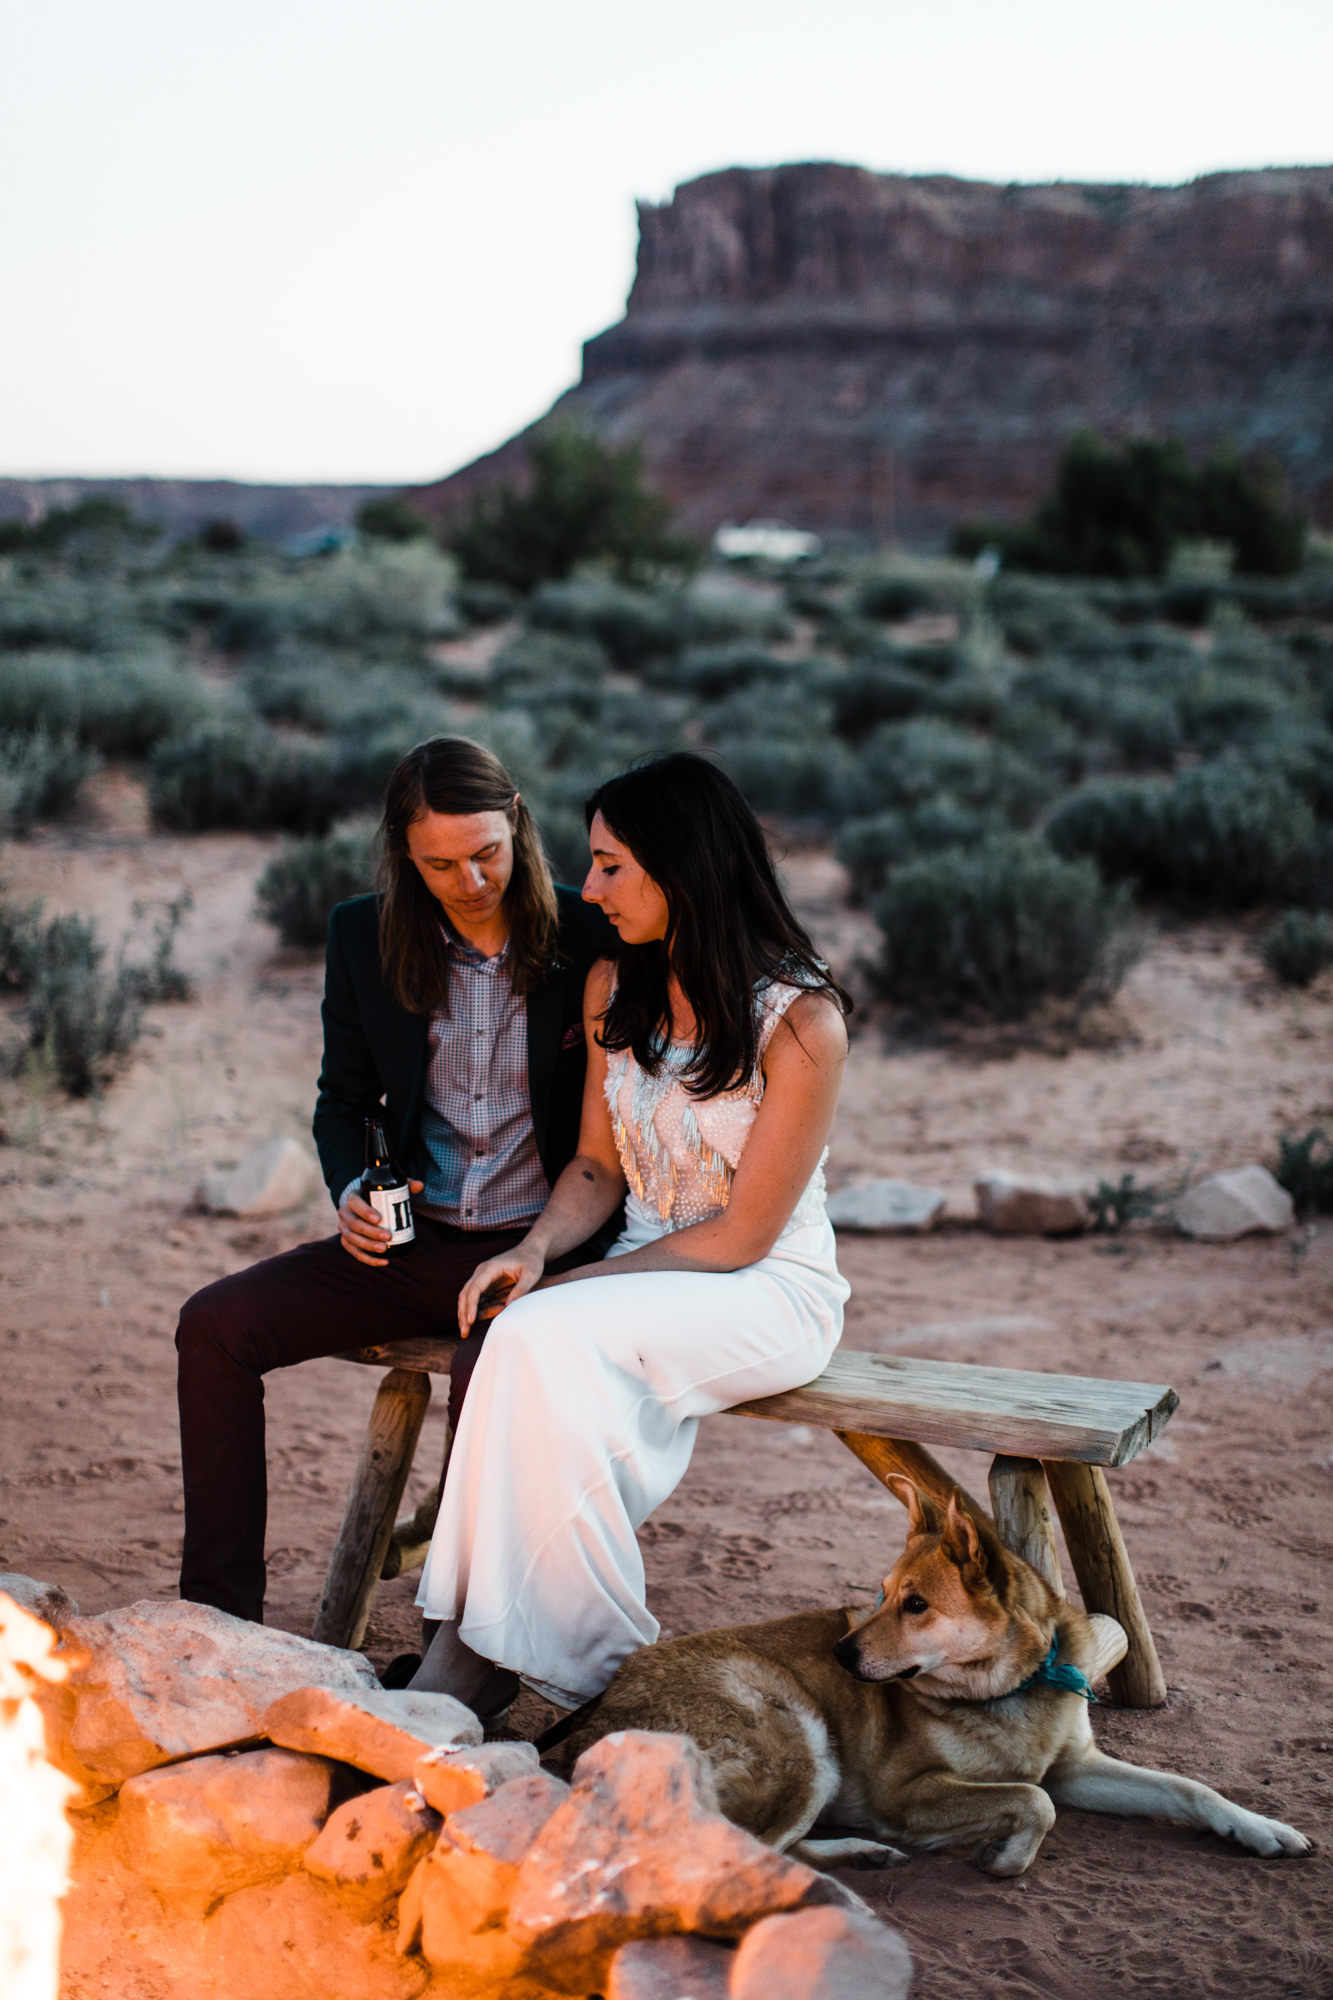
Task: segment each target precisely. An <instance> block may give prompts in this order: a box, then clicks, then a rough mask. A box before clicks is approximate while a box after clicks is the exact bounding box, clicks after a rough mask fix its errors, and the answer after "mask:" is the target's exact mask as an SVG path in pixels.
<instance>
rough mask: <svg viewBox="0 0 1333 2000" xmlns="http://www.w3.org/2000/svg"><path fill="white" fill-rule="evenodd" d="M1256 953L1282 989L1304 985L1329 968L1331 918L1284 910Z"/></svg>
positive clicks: (1321, 913)
mask: <svg viewBox="0 0 1333 2000" xmlns="http://www.w3.org/2000/svg"><path fill="white" fill-rule="evenodd" d="M1259 953H1260V956H1261V957H1262V959H1263V962H1264V964H1265V965H1266V966H1267V967H1268V970H1269V971H1270V972H1271V973H1272V975H1273V977H1274V979H1278V980H1280V981H1281V982H1282V984H1283V985H1284V986H1308V985H1309V984H1310V982H1311V981H1312V980H1314V979H1317V978H1318V977H1319V975H1320V973H1321V972H1325V971H1327V969H1328V967H1329V966H1330V965H1333V916H1329V915H1328V914H1327V913H1326V912H1325V911H1323V910H1284V911H1283V913H1282V915H1281V916H1280V917H1279V918H1278V919H1277V921H1276V923H1274V924H1271V925H1270V926H1269V928H1268V929H1267V930H1266V931H1265V932H1264V933H1263V935H1262V937H1261V938H1260V939H1259Z"/></svg>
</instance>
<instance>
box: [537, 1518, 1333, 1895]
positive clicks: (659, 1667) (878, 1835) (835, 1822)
mask: <svg viewBox="0 0 1333 2000" xmlns="http://www.w3.org/2000/svg"><path fill="white" fill-rule="evenodd" d="M888 1483H889V1485H890V1486H891V1487H892V1489H893V1491H894V1492H895V1493H896V1494H897V1496H898V1498H899V1499H900V1500H901V1501H902V1502H903V1504H904V1505H905V1506H906V1507H907V1509H908V1511H909V1515H910V1527H909V1532H908V1540H907V1547H906V1548H905V1549H904V1551H903V1554H902V1556H901V1558H900V1559H899V1561H898V1562H897V1563H895V1565H894V1567H893V1569H892V1570H891V1571H890V1572H889V1574H888V1576H886V1577H885V1579H884V1594H883V1598H882V1600H881V1602H880V1604H879V1605H878V1606H877V1607H876V1608H875V1610H874V1611H872V1612H870V1614H869V1615H868V1616H867V1615H865V1614H863V1613H859V1612H855V1611H851V1610H839V1611H809V1612H801V1613H798V1614H797V1615H796V1616H795V1617H792V1618H776V1619H773V1620H771V1621H770V1622H769V1623H767V1624H764V1625H740V1626H735V1627H733V1628H732V1629H731V1630H729V1631H721V1632H703V1633H700V1634H699V1635H698V1636H697V1637H695V1638H692V1639H672V1640H669V1641H667V1642H665V1643H664V1644H661V1645H657V1646H646V1647H645V1648H644V1649H643V1651H642V1652H639V1653H634V1654H632V1655H631V1656H630V1658H629V1659H628V1660H626V1661H625V1663H624V1665H623V1666H622V1667H621V1668H620V1670H619V1672H618V1673H617V1674H616V1677H615V1679H614V1680H613V1681H612V1682H611V1685H610V1686H609V1687H608V1688H607V1690H606V1692H605V1694H604V1695H602V1697H601V1699H600V1700H599V1702H598V1703H597V1705H596V1707H595V1708H594V1709H593V1710H591V1711H590V1712H588V1713H587V1714H585V1715H582V1716H581V1717H580V1719H579V1722H578V1724H577V1726H576V1727H575V1729H574V1730H573V1731H572V1732H571V1734H570V1736H569V1738H568V1741H567V1744H566V1745H565V1746H564V1748H563V1750H562V1753H561V1754H562V1761H563V1762H564V1763H565V1764H566V1765H568V1764H570V1763H572V1762H573V1760H574V1758H576V1757H577V1756H578V1755H579V1754H580V1753H581V1752H582V1751H584V1750H586V1749H587V1748H588V1746H589V1745H590V1744H592V1743H595V1742H597V1741H598V1739H599V1738H601V1737H603V1736H606V1735H609V1734H610V1733H611V1731H613V1730H616V1729H661V1730H669V1731H674V1732H677V1733H679V1734H682V1735H686V1736H691V1737H693V1739H694V1741H695V1742H696V1743H697V1744H698V1746H699V1748H700V1749H701V1750H702V1751H703V1753H704V1755H705V1757H706V1758H707V1759H708V1762H709V1764H710V1766H711V1768H712V1771H713V1775H714V1778H715V1780H716V1783H717V1790H718V1800H719V1804H720V1807H721V1810H722V1811H723V1812H724V1813H725V1814H726V1815H727V1817H728V1818H729V1819H731V1820H734V1821H735V1822H736V1824H737V1825H739V1826H743V1827H746V1828H748V1830H749V1831H750V1832H751V1833H753V1834H756V1835H757V1836H758V1838H759V1839H760V1840H763V1841H766V1842H767V1843H768V1845H769V1846H771V1847H776V1848H778V1849H780V1850H785V1851H792V1852H795V1853H796V1854H798V1855H799V1856H800V1857H801V1858H803V1859H805V1860H808V1861H813V1862H817V1863H822V1864H823V1865H824V1866H826V1867H827V1866H835V1867H836V1866H839V1865H843V1866H846V1865H848V1864H859V1865H861V1866H871V1867H876V1866H878V1867H885V1866H893V1865H894V1864H896V1863H897V1862H899V1861H902V1860H905V1859H906V1856H904V1855H902V1854H900V1853H899V1852H898V1851H897V1849H896V1848H894V1847H892V1846H888V1845H886V1844H885V1843H887V1842H891V1841H905V1842H906V1843H907V1844H908V1845H909V1846H913V1847H924V1848H961V1849H965V1850H970V1852H971V1855H972V1858H973V1859H974V1860H975V1861H976V1862H977V1863H978V1864H979V1865H980V1866H981V1867H982V1868H985V1869H986V1870H988V1872H989V1873H990V1874H992V1875H1021V1874H1022V1873H1023V1871H1024V1869H1025V1868H1027V1867H1028V1865H1029V1863H1030V1862H1031V1861H1032V1858H1033V1856H1034V1855H1035V1854H1036V1852H1037V1849H1038V1848H1039V1847H1040V1845H1041V1843H1042V1840H1043V1838H1044V1837H1045V1835H1046V1833H1047V1831H1048V1830H1049V1828H1050V1827H1051V1826H1052V1824H1053V1823H1054V1820H1055V1808H1056V1806H1057V1805H1066V1806H1076V1807H1080V1808H1082V1809H1083V1810H1085V1811H1090V1812H1112V1813H1126V1814H1142V1815H1145V1816H1150V1817H1156V1818H1161V1819H1171V1820H1179V1821H1182V1822H1183V1823H1184V1824H1185V1825H1187V1826H1195V1827H1199V1828H1203V1829H1205V1830H1208V1831H1211V1832H1213V1833H1220V1834H1229V1835H1230V1837H1231V1838H1232V1839H1233V1840H1235V1841H1237V1842H1239V1844H1240V1845H1241V1846H1242V1847H1245V1848H1248V1849H1249V1850H1250V1852H1251V1853H1254V1854H1265V1855H1278V1854H1304V1853H1306V1852H1308V1850H1309V1847H1310V1843H1309V1841H1308V1840H1306V1838H1305V1836H1304V1835H1303V1834H1300V1833H1297V1832H1296V1831H1295V1829H1294V1828H1292V1827H1289V1826H1283V1825H1282V1824H1281V1823H1280V1821H1278V1820H1272V1819H1263V1818H1261V1817H1260V1815H1259V1814H1258V1813H1252V1812H1247V1811H1246V1810H1245V1809H1244V1807H1242V1806H1236V1805H1232V1804H1231V1803H1230V1802H1229V1800H1227V1799H1224V1798H1222V1797H1221V1795H1220V1794H1219V1793H1217V1792H1214V1791H1211V1790H1210V1789H1209V1787H1208V1786H1207V1785H1201V1784H1198V1783H1197V1782H1196V1781H1195V1780H1194V1779H1192V1778H1178V1777H1173V1776H1171V1775H1170V1774H1169V1773H1167V1772H1164V1771H1147V1770H1143V1769H1141V1768H1140V1767H1138V1766H1137V1765H1134V1764H1122V1763H1120V1762H1118V1761H1117V1759H1116V1758H1114V1757H1106V1756H1103V1754H1102V1753H1101V1751H1100V1750H1098V1749H1097V1747H1096V1744H1095V1743H1094V1742H1093V1737H1092V1728H1091V1725H1090V1723H1089V1720H1088V1703H1087V1700H1086V1699H1085V1697H1084V1695H1083V1694H1082V1693H1080V1692H1077V1691H1076V1687H1077V1684H1078V1683H1080V1682H1081V1683H1083V1684H1084V1685H1085V1686H1086V1685H1087V1683H1089V1682H1091V1681H1092V1680H1094V1679H1095V1678H1096V1677H1097V1676H1098V1675H1099V1674H1101V1673H1104V1672H1105V1671H1106V1669H1107V1668H1108V1667H1112V1666H1114V1665H1115V1664H1116V1662H1117V1661H1118V1660H1120V1659H1122V1658H1123V1657H1124V1652H1125V1635H1124V1633H1123V1631H1122V1630H1121V1628H1120V1626H1119V1625H1117V1624H1116V1622H1115V1620H1114V1619H1112V1618H1104V1617H1098V1616H1095V1615H1094V1616H1088V1615H1087V1614H1085V1613H1084V1612H1082V1611H1076V1610H1075V1609H1074V1607H1073V1605H1071V1604H1069V1603H1067V1602H1066V1601H1065V1600H1064V1599H1063V1598H1061V1597H1057V1596H1056V1594H1055V1592H1054V1591H1052V1590H1051V1589H1050V1587H1049V1585H1048V1584H1047V1583H1046V1582H1045V1581H1044V1580H1043V1579H1042V1578H1041V1577H1040V1576H1038V1574H1037V1572H1036V1571H1035V1570H1034V1569H1032V1568H1031V1567H1030V1566H1029V1565H1028V1564H1027V1563H1025V1562H1023V1561H1022V1560H1021V1559H1020V1558H1019V1557H1018V1556H1015V1555H1013V1554H1012V1553H1011V1552H1010V1551H1009V1550H1008V1549H1006V1548H1004V1547H1003V1546H1002V1545H1001V1544H1000V1542H999V1541H998V1540H997V1539H996V1536H995V1533H994V1530H993V1529H992V1528H991V1526H990V1524H989V1522H986V1521H981V1520H977V1519H974V1518H973V1516H972V1515H971V1514H970V1513H969V1512H968V1510H967V1508H966V1506H965V1505H964V1503H963V1499H962V1495H961V1493H959V1492H957V1491H955V1492H954V1494H953V1496H952V1498H951V1500H950V1502H949V1507H948V1511H947V1514H946V1513H945V1512H944V1511H943V1510H942V1509H941V1508H939V1507H938V1506H937V1505H936V1504H935V1503H934V1502H933V1501H931V1500H930V1499H929V1498H928V1497H927V1496H926V1495H924V1494H923V1493H922V1492H921V1491H920V1490H919V1489H918V1488H917V1487H916V1486H914V1485H912V1484H911V1483H910V1482H909V1481H908V1480H906V1479H891V1480H890V1481H889V1482H888ZM1053 1642H1054V1643H1053ZM1071 1670H1072V1671H1071ZM835 1829H836V1830H837V1836H836V1837H825V1838H820V1837H817V1836H818V1835H819V1834H820V1833H821V1832H823V1833H825V1834H826V1835H829V1836H833V1835H834V1831H835Z"/></svg>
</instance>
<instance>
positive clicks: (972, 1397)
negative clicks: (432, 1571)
mask: <svg viewBox="0 0 1333 2000" xmlns="http://www.w3.org/2000/svg"><path fill="white" fill-rule="evenodd" d="M457 1346H458V1342H457V1341H456V1340H401V1341H396V1342H394V1343H393V1345H392V1346H387V1347H363V1348H360V1349H357V1350H356V1351H355V1352H353V1353H349V1354H344V1355H342V1356H340V1357H339V1358H340V1359H341V1360H344V1361H352V1362H356V1363H358V1364H360V1365H361V1366H363V1367H380V1368H382V1367H385V1366H386V1365H387V1367H388V1371H389V1372H388V1373H387V1374H386V1375H385V1377H384V1379H383V1381H382V1382H381V1383H380V1386H379V1392H378V1394H377V1395H376V1398H375V1407H374V1410H373V1411H372V1413H371V1419H370V1426H369V1429H368V1431H367V1434H366V1441H365V1443H364V1445H363V1446H362V1448H361V1455H360V1458H359V1459H358V1461H357V1468H356V1472H355V1475H354V1477H353V1480H352V1486H351V1491H350V1492H349V1494H348V1497H347V1506H346V1510H345V1512H344V1515H343V1523H342V1529H341V1532H340V1534H339V1537H338V1542H337V1546H336V1547H335V1549H334V1552H333V1556H332V1559H331V1561H330V1563H329V1572H328V1576H327V1578H326V1580H325V1584H324V1595H323V1597H322V1599H321V1601H320V1607H319V1615H318V1617H317V1618H316V1620H315V1628H314V1637H315V1638H316V1639H322V1640H324V1641H325V1642H326V1643H327V1644H329V1645H334V1646H350V1647H355V1646H358V1645H360V1643H361V1640H362V1638H363V1637H364V1635H365V1630H366V1624H367V1621H368V1619H369V1617H370V1608H371V1604H372V1602H373V1600H374V1596H375V1590H376V1586H377V1585H378V1583H379V1580H380V1578H381V1576H383V1575H386V1574H388V1575H398V1574H401V1573H402V1571H403V1570H405V1569H409V1568H413V1567H419V1566H420V1563H421V1562H422V1561H423V1560H424V1557H425V1548H426V1544H427V1543H428V1542H429V1538H430V1530H431V1527H432V1526H433V1523H434V1502H433V1497H432V1500H431V1501H429V1502H427V1503H425V1504H423V1507H422V1508H420V1509H419V1510H418V1512H417V1514H416V1515H415V1516H410V1517H408V1519H407V1520H405V1521H402V1522H398V1523H397V1524H396V1525H395V1523H396V1516H397V1512H398V1507H399V1505H400V1503H401V1501H402V1497H403V1493H404V1490H405V1488H406V1486H407V1479H408V1474H409V1473H410V1472H411V1469H412V1459H413V1455H414V1453H415V1451H416V1446H417V1439H418V1438H419V1436H420V1434H421V1426H422V1423H423V1421H424V1419H425V1415H426V1409H427V1405H428V1404H429V1402H430V1378H431V1376H432V1375H447V1374H448V1373H449V1368H450V1364H451V1361H452V1358H453V1354H454V1350H455V1349H456V1347H457ZM1179 1400H1180V1399H1179V1397H1178V1396H1177V1395H1176V1393H1175V1391H1174V1390H1173V1389H1167V1388H1163V1387H1161V1386H1159V1385H1154V1384H1150V1383H1146V1382H1103V1381H1100V1380H1097V1379H1095V1378H1093V1377H1090V1376H1084V1375H1044V1374H1034V1373H1031V1372H1029V1371H1027V1370H1024V1369H1019V1368H986V1367H977V1366H974V1365H972V1364H970V1363H966V1362H957V1361H918V1360H912V1359H909V1358H907V1357H905V1356H902V1355H895V1354H858V1353H849V1352H847V1351H846V1350H844V1349H839V1350H838V1351H837V1352H836V1353H835V1354H834V1356H833V1359H832V1360H831V1361H830V1362H829V1365H828V1367H827V1368H826V1369H825V1370H824V1372H823V1374H822V1375H821V1376H819V1378H818V1380H817V1381H814V1382H810V1383H808V1384H807V1385H806V1387H805V1388H803V1389H789V1390H787V1391H786V1393H785V1394H783V1395H781V1396H765V1397H764V1398H763V1399H762V1400H761V1401H759V1402H754V1403H742V1404H740V1405H739V1406H738V1407H737V1408H736V1409H735V1410H733V1411H731V1412H729V1414H730V1415H733V1416H744V1417H760V1418H764V1419H766V1420H768V1421H769V1422H774V1423H788V1424H808V1425H811V1426H813V1427H815V1428H817V1429H823V1430H831V1431H832V1432H834V1434H835V1435H836V1436H837V1437H839V1438H841V1440H842V1442H843V1443H844V1444H845V1445H846V1446H847V1448H848V1449H849V1450H850V1451H853V1452H855V1454H856V1456H857V1457H858V1458H859V1459H860V1460H861V1461H862V1463H863V1464H865V1465H866V1466H868V1467H869V1469H870V1471H871V1472H873V1473H874V1474H875V1476H876V1478H877V1479H881V1480H883V1479H885V1478H887V1477H888V1476H889V1475H890V1474H893V1473H902V1474H904V1475H906V1477H907V1478H909V1479H912V1480H915V1482H916V1483H917V1485H918V1486H921V1487H923V1488H924V1489H925V1490H926V1491H928V1492H930V1493H932V1494H935V1495H938V1496H940V1497H942V1498H947V1496H948V1494H949V1493H950V1491H951V1490H952V1489H953V1487H954V1486H955V1485H957V1483H958V1482H957V1481H956V1480H955V1479H954V1478H953V1477H952V1476H951V1474H949V1473H948V1472H946V1471H945V1469H944V1467H943V1466H942V1465H941V1464H940V1463H939V1461H938V1460H937V1459H935V1458H933V1457H932V1456H931V1453H930V1452H929V1450H928V1449H927V1447H928V1446H929V1445H946V1446H949V1445H952V1446H955V1447H961V1448H963V1449H964V1450H967V1451H984V1452H987V1453H990V1454H991V1465H990V1472H989V1487H990V1500H991V1509H992V1510H993V1513H992V1515H991V1516H990V1517H988V1518H993V1520H994V1523H995V1527H996V1530H997V1532H998V1534H999V1536H1000V1539H1001V1540H1002V1541H1003V1542H1004V1543H1005V1545H1006V1547H1008V1548H1011V1549H1013V1550H1014V1551H1015V1553H1016V1554H1018V1555H1021V1556H1023V1557H1024V1558H1025V1560H1026V1561H1028V1562H1030V1563H1031V1564H1032V1565H1033V1567H1034V1568H1035V1569H1037V1570H1039V1571H1040V1572H1041V1574H1042V1575H1043V1576H1044V1577H1045V1578H1046V1580H1047V1582H1048V1583H1049V1584H1050V1585H1051V1586H1052V1588H1053V1589H1055V1590H1057V1591H1059V1592H1060V1593H1061V1595H1063V1594H1064V1586H1063V1583H1062V1581H1061V1576H1060V1563H1059V1558H1058V1556H1057V1553H1056V1546H1055V1533H1054V1526H1053V1523H1052V1518H1051V1503H1052V1502H1053V1503H1054V1507H1055V1512H1056V1514H1057V1515H1058V1516H1059V1520H1060V1525H1061V1527H1062V1528H1063V1529H1064V1535H1065V1544H1066V1546H1067V1548H1068V1550H1069V1559H1070V1561H1071V1563H1072V1564H1073V1568H1074V1575H1075V1577H1076V1578H1077V1579H1078V1587H1079V1590H1080V1592H1081V1594H1082V1597H1083V1603H1084V1607H1085V1608H1086V1609H1087V1610H1088V1611H1104V1612H1109V1613H1110V1615H1111V1617H1113V1618H1116V1619H1118V1620H1119V1621H1120V1623H1121V1625H1123V1626H1124V1628H1125V1632H1126V1635H1127V1637H1128V1640H1129V1650H1128V1652H1127V1653H1126V1655H1125V1658H1124V1660H1123V1661H1122V1662H1121V1664H1120V1665H1119V1666H1118V1667H1116V1668H1115V1669H1114V1670H1113V1671H1112V1673H1111V1675H1110V1684H1111V1692H1112V1695H1113V1697H1114V1698H1115V1700H1116V1701H1118V1702H1120V1703H1121V1704H1123V1705H1124V1706H1126V1707H1129V1708H1158V1707H1160V1706H1161V1704H1162V1703H1163V1702H1164V1701H1165V1700H1166V1682H1165V1680H1164V1679H1163V1676H1162V1669H1161V1666H1160V1664H1159V1662H1158V1658H1157V1648H1156V1647H1155V1646H1154V1644H1153V1638H1152V1633H1151V1631H1150V1630H1149V1627H1148V1621H1147V1618H1146V1617H1145V1616H1144V1612H1143V1606H1142V1604H1141V1603H1140V1601H1139V1593H1138V1587H1137V1585H1136V1584H1135V1582H1134V1572H1133V1570H1132V1569H1131V1567H1130V1562H1129V1556H1128V1555H1127V1553H1126V1550H1125V1544H1124V1540H1123V1538H1122V1536H1121V1533H1120V1526H1119V1523H1118V1522H1117V1520H1116V1516H1115V1506H1114V1503H1113V1501H1112V1498H1111V1488H1110V1485H1109V1483H1108V1481H1107V1477H1106V1473H1105V1471H1104V1470H1103V1467H1105V1466H1117V1465H1124V1464H1126V1463H1127V1462H1128V1461H1129V1460H1130V1459H1132V1458H1134V1457H1135V1456H1136V1455H1137V1454H1138V1453H1139V1452H1140V1451H1142V1450H1143V1447H1144V1446H1145V1445H1146V1444H1150V1443H1151V1442H1152V1440H1153V1439H1154V1438H1155V1437H1159V1436H1160V1435H1161V1432H1162V1430H1163V1429H1164V1427H1165V1425H1166V1423H1167V1421H1168V1419H1169V1418H1170V1416H1171V1412H1172V1411H1173V1410H1174V1409H1175V1408H1176V1405H1177V1403H1178V1402H1179ZM965 1498H966V1500H967V1504H968V1506H969V1507H971V1508H972V1509H973V1511H974V1512H975V1513H977V1514H978V1515H981V1516H983V1517H985V1516H986V1510H985V1509H984V1508H982V1507H981V1505H980V1504H979V1503H978V1502H977V1501H976V1500H975V1499H973V1497H972V1496H971V1495H970V1494H965Z"/></svg>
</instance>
